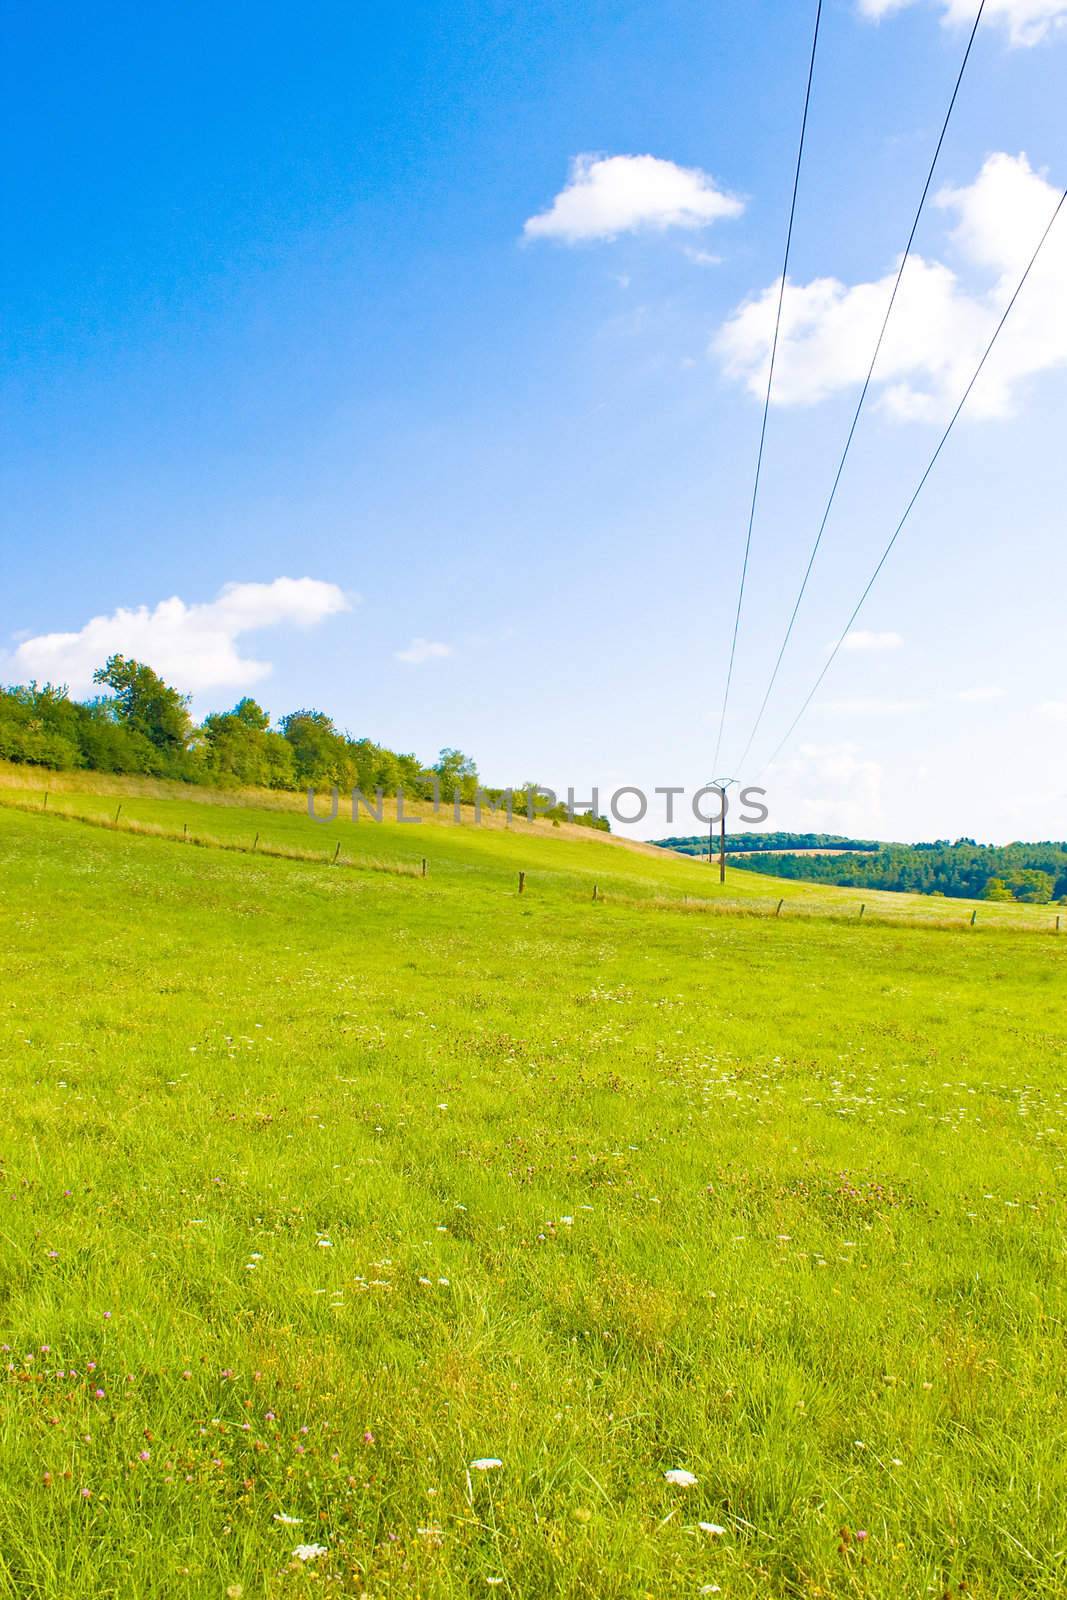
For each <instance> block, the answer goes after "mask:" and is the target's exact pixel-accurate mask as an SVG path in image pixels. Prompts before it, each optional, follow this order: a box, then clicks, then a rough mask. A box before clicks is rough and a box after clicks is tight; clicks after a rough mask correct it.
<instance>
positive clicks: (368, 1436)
mask: <svg viewBox="0 0 1067 1600" xmlns="http://www.w3.org/2000/svg"><path fill="white" fill-rule="evenodd" d="M363 1443H364V1444H373V1443H374V1435H373V1433H371V1431H370V1429H369V1428H366V1429H365V1430H364V1433H363Z"/></svg>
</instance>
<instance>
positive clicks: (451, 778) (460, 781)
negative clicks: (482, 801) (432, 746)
mask: <svg viewBox="0 0 1067 1600" xmlns="http://www.w3.org/2000/svg"><path fill="white" fill-rule="evenodd" d="M433 770H434V771H435V772H436V773H437V775H438V777H439V778H440V780H441V798H442V800H454V799H455V798H456V796H457V795H458V796H459V797H460V799H461V800H473V799H474V795H475V791H476V790H477V788H478V768H477V766H476V765H475V764H474V762H473V761H472V760H471V758H470V756H465V755H464V754H463V751H462V750H451V749H449V748H448V747H447V746H446V747H445V749H444V750H442V751H441V753H440V755H439V756H438V757H437V760H436V762H435V763H434V768H433Z"/></svg>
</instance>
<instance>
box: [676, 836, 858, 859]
mask: <svg viewBox="0 0 1067 1600" xmlns="http://www.w3.org/2000/svg"><path fill="white" fill-rule="evenodd" d="M655 843H656V844H658V845H660V846H661V847H662V848H663V849H664V850H677V851H679V852H680V853H681V854H682V855H685V856H706V855H707V853H708V836H707V834H706V833H693V834H687V835H686V836H685V837H684V838H678V839H657V840H656V841H655ZM718 848H719V838H718V835H717V834H716V836H715V849H716V850H717V849H718ZM881 848H882V847H881V845H880V844H879V842H878V840H877V839H850V838H848V836H847V835H845V834H841V833H781V832H777V833H776V832H773V831H772V832H769V833H728V834H727V835H726V852H727V854H728V855H729V854H730V853H731V852H734V853H735V854H736V853H737V852H738V851H744V853H745V854H746V855H748V854H752V853H753V852H755V851H757V850H880V849H881Z"/></svg>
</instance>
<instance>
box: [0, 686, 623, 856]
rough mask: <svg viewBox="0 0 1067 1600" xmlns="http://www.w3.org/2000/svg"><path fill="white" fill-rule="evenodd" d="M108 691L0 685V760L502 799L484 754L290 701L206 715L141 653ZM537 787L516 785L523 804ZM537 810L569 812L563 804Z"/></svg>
mask: <svg viewBox="0 0 1067 1600" xmlns="http://www.w3.org/2000/svg"><path fill="white" fill-rule="evenodd" d="M93 682H94V683H95V684H98V685H99V686H100V688H101V691H102V692H101V693H100V694H99V695H96V696H94V697H92V698H91V699H89V700H84V701H79V700H73V699H71V697H70V695H69V694H68V692H67V690H66V688H65V687H57V686H56V685H54V684H50V683H46V684H44V685H39V684H37V683H29V684H15V685H11V686H9V687H8V688H0V760H4V761H12V762H18V763H23V764H25V765H29V766H36V767H42V768H45V769H49V770H51V771H54V772H73V771H78V770H87V771H92V772H106V773H126V774H136V775H144V776H147V777H152V778H171V779H176V780H178V781H180V782H183V783H198V784H205V785H211V786H212V787H217V788H234V787H241V788H264V789H292V790H302V789H307V788H315V789H323V788H332V787H335V786H336V788H338V789H340V790H342V791H344V792H348V791H349V790H352V789H359V790H361V791H362V792H363V793H364V794H365V795H368V796H370V795H373V794H374V793H375V792H376V791H377V790H379V789H380V790H381V791H382V793H383V794H386V795H395V794H398V793H400V792H403V793H404V794H405V795H406V796H407V797H408V798H409V799H415V800H431V799H435V798H440V799H441V800H444V801H448V802H454V801H457V800H458V801H460V802H461V803H468V804H472V803H473V801H474V799H475V796H476V794H477V793H478V791H479V789H480V790H481V793H482V796H483V797H484V798H485V799H486V800H487V801H488V802H489V803H496V802H498V801H499V800H500V798H501V796H502V795H504V794H505V792H506V791H505V790H504V789H494V788H489V787H488V786H487V785H485V784H483V783H482V782H481V780H480V777H479V774H478V767H477V764H476V763H475V762H474V761H473V760H472V759H471V757H470V756H467V755H465V754H464V753H463V751H461V750H455V749H452V748H447V747H446V748H445V749H443V750H442V751H441V752H440V753H439V755H438V757H437V760H436V761H435V762H433V763H432V764H431V765H429V766H427V765H426V763H424V762H422V761H420V760H419V758H418V756H415V755H412V754H409V753H402V752H398V751H395V750H390V749H388V748H387V747H386V746H385V745H381V744H378V743H376V742H375V741H374V740H373V739H367V738H354V737H353V736H352V735H351V734H349V733H346V732H344V731H342V730H341V729H339V728H338V727H337V726H336V725H335V723H334V721H333V719H332V718H331V717H329V716H328V715H327V714H326V712H324V711H317V710H313V709H307V708H305V709H303V710H299V711H290V712H289V713H288V714H287V715H286V716H284V717H282V718H281V720H280V721H279V722H278V724H277V726H276V727H272V726H271V718H270V715H269V713H268V712H266V711H265V710H264V709H263V707H262V706H261V705H259V704H258V702H257V701H255V700H253V699H250V698H249V697H248V696H245V698H243V699H241V700H239V701H238V703H237V704H236V705H235V706H234V708H233V709H232V711H216V712H212V713H211V714H210V715H209V716H206V717H205V718H204V720H203V721H202V722H201V723H200V724H199V725H198V724H196V723H194V721H193V719H192V717H191V715H190V712H189V696H188V695H183V694H182V693H181V692H180V691H179V690H178V689H175V688H174V687H173V686H172V685H171V684H168V683H165V682H164V681H163V679H162V678H161V677H160V676H159V675H158V673H156V672H154V671H153V669H152V668H151V667H150V666H147V665H146V664H145V663H144V662H142V661H134V660H130V659H128V658H127V657H125V656H121V655H113V656H109V658H108V660H107V661H106V662H105V664H104V665H103V666H102V667H99V668H98V669H97V670H96V672H94V674H93ZM537 788H538V785H537V784H535V783H533V782H525V783H522V784H518V785H514V786H513V788H512V793H513V795H514V806H515V809H516V811H522V810H524V809H525V807H526V805H527V801H528V798H529V797H530V796H531V795H532V794H533V793H534V792H535V791H536V790H537ZM538 813H539V815H541V816H546V817H548V818H550V819H551V820H552V821H554V822H562V821H564V820H566V819H567V809H566V807H565V806H564V805H562V804H560V805H556V806H553V807H551V808H549V809H547V810H546V809H545V808H544V806H543V805H540V804H539V806H538ZM573 820H574V821H575V822H579V823H583V824H585V825H587V826H589V827H596V828H600V829H602V830H603V831H605V832H607V831H609V829H610V824H609V823H608V821H607V819H606V818H604V817H593V816H592V815H591V814H589V813H582V812H577V811H576V812H575V814H574V819H573Z"/></svg>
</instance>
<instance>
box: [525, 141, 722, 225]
mask: <svg viewBox="0 0 1067 1600" xmlns="http://www.w3.org/2000/svg"><path fill="white" fill-rule="evenodd" d="M743 210H744V206H743V204H742V202H741V201H740V200H738V199H737V197H736V196H735V195H731V194H726V193H725V192H724V191H723V190H722V189H720V188H719V187H718V185H717V184H716V183H715V180H714V179H713V178H711V177H709V176H708V174H707V173H706V172H702V171H701V170H700V168H699V167H679V166H677V165H676V164H675V163H674V162H673V161H663V160H661V159H660V158H659V157H658V156H589V155H586V156H577V157H576V158H575V160H574V162H573V163H572V165H571V175H570V179H569V180H568V183H567V186H566V188H565V189H562V190H561V191H560V193H559V194H558V195H557V196H556V198H555V199H554V200H553V202H552V204H551V206H550V207H549V209H548V210H547V211H542V212H541V213H540V214H539V215H538V216H536V217H530V218H528V219H527V221H526V222H525V223H524V224H523V230H522V231H523V236H524V237H525V238H527V239H558V240H562V241H563V243H565V244H577V243H580V242H583V241H586V240H590V239H615V238H617V237H618V235H619V234H620V233H634V232H637V231H638V230H641V229H647V230H651V231H655V232H662V231H663V230H664V229H665V228H704V227H707V225H708V223H710V222H715V221H717V220H718V219H719V218H720V217H738V216H740V215H741V212H742V211H743Z"/></svg>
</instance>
